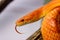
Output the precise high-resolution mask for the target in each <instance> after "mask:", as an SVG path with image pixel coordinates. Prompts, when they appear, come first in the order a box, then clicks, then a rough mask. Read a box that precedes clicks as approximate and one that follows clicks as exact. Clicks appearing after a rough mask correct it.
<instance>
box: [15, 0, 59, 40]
mask: <svg viewBox="0 0 60 40" xmlns="http://www.w3.org/2000/svg"><path fill="white" fill-rule="evenodd" d="M59 6H60V0H52V1H50V2H49V3H48V4H46V5H44V6H42V7H41V8H38V9H36V10H34V11H32V12H30V13H29V14H27V15H25V16H23V17H22V18H20V19H18V20H17V21H16V26H15V30H16V32H17V33H19V34H21V33H20V32H18V31H17V29H16V27H17V26H22V25H25V24H29V23H33V22H35V21H38V20H39V19H41V18H42V17H44V16H45V18H44V20H43V22H42V27H41V32H42V37H43V39H44V40H60V32H59V31H60V27H59V26H60V24H59V22H60V21H59V20H60V18H59V17H60V14H59V10H60V7H59ZM57 15H58V16H57Z"/></svg>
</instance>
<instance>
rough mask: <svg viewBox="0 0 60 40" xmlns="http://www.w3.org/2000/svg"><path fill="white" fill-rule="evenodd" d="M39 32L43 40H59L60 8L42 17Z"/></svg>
mask: <svg viewBox="0 0 60 40" xmlns="http://www.w3.org/2000/svg"><path fill="white" fill-rule="evenodd" d="M41 32H42V37H43V39H44V40H60V7H58V8H55V9H53V10H52V11H51V12H49V13H48V14H47V15H46V16H45V17H44V19H43V22H42V27H41Z"/></svg>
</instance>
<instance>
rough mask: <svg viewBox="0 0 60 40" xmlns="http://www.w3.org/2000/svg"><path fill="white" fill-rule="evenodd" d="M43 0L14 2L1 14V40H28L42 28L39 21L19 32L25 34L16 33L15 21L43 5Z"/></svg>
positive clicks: (19, 0) (20, 28) (21, 28)
mask: <svg viewBox="0 0 60 40" xmlns="http://www.w3.org/2000/svg"><path fill="white" fill-rule="evenodd" d="M43 2H44V1H43V0H14V1H13V2H11V3H10V4H9V5H8V6H7V7H6V8H5V10H4V11H3V12H2V13H1V14H0V40H26V39H27V38H28V37H29V36H31V35H32V34H33V33H34V32H35V31H37V30H38V29H39V28H40V26H41V21H37V22H34V23H31V24H28V25H25V26H22V27H19V28H18V30H19V31H20V32H22V33H24V34H18V33H16V31H15V29H14V26H15V21H16V20H17V19H18V18H21V17H22V16H23V15H26V13H27V12H30V11H32V10H34V9H36V8H39V7H41V6H42V5H43Z"/></svg>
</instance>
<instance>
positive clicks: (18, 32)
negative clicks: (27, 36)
mask: <svg viewBox="0 0 60 40" xmlns="http://www.w3.org/2000/svg"><path fill="white" fill-rule="evenodd" d="M15 31H16V32H17V33H18V34H22V33H21V32H19V31H18V30H17V25H15Z"/></svg>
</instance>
